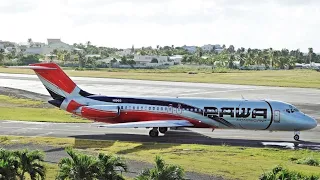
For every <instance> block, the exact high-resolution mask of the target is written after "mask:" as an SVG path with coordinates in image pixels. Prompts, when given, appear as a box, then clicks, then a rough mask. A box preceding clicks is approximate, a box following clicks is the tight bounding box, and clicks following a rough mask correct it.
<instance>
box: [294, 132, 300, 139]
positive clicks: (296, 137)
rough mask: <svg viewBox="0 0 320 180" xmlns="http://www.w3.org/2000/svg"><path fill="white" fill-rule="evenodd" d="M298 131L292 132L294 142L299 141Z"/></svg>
mask: <svg viewBox="0 0 320 180" xmlns="http://www.w3.org/2000/svg"><path fill="white" fill-rule="evenodd" d="M299 135H300V131H295V132H294V136H293V139H294V140H296V141H299V139H300V136H299Z"/></svg>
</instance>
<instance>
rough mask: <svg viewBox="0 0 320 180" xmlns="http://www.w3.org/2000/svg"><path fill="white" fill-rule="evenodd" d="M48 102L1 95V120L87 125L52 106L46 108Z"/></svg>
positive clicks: (83, 121)
mask: <svg viewBox="0 0 320 180" xmlns="http://www.w3.org/2000/svg"><path fill="white" fill-rule="evenodd" d="M45 103H46V102H42V101H35V100H31V99H25V98H16V97H12V96H5V95H0V120H18V121H33V122H60V123H65V122H69V123H76V122H80V123H87V122H91V121H89V120H84V119H81V118H79V117H72V116H71V114H70V113H68V112H66V111H64V110H60V109H58V108H55V107H53V106H52V108H46V107H45V106H44V104H45Z"/></svg>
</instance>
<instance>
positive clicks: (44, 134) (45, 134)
mask: <svg viewBox="0 0 320 180" xmlns="http://www.w3.org/2000/svg"><path fill="white" fill-rule="evenodd" d="M50 134H53V132H47V133H42V134H37V135H36V136H48V135H50Z"/></svg>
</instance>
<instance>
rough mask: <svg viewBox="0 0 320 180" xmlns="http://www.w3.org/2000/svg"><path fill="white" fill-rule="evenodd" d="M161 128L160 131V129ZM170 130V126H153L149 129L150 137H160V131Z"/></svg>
mask: <svg viewBox="0 0 320 180" xmlns="http://www.w3.org/2000/svg"><path fill="white" fill-rule="evenodd" d="M158 129H159V131H158ZM167 131H168V128H167V127H159V128H157V127H154V128H152V129H151V130H150V131H149V136H150V137H158V136H159V132H160V133H162V134H164V133H166V132H167Z"/></svg>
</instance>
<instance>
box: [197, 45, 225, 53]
mask: <svg viewBox="0 0 320 180" xmlns="http://www.w3.org/2000/svg"><path fill="white" fill-rule="evenodd" d="M213 48H214V49H215V51H216V52H221V51H222V50H223V48H222V47H221V46H220V44H215V45H212V44H206V45H203V46H201V49H202V50H203V51H211V50H212V49H213Z"/></svg>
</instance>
